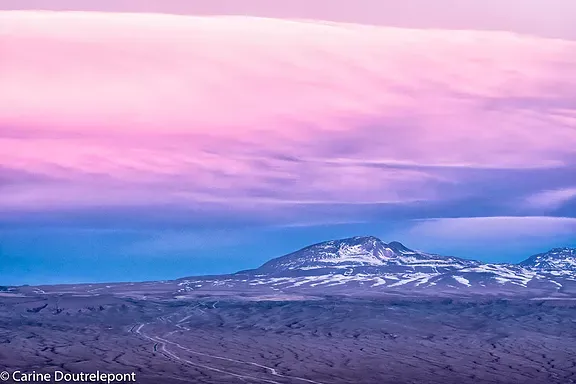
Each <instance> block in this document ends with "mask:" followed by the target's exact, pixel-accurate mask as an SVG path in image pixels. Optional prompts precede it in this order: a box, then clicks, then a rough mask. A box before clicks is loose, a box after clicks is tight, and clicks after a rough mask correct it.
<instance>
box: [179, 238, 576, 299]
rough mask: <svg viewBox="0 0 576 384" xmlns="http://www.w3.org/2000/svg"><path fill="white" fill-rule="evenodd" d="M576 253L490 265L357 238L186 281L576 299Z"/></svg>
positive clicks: (277, 288)
mask: <svg viewBox="0 0 576 384" xmlns="http://www.w3.org/2000/svg"><path fill="white" fill-rule="evenodd" d="M573 251H574V250H568V249H566V248H563V249H562V251H559V250H552V251H550V252H548V253H546V254H541V255H536V256H533V257H531V258H529V259H528V260H526V261H525V262H523V263H520V264H490V263H482V262H479V261H475V260H466V259H462V258H458V257H451V256H441V255H436V254H431V253H426V252H422V251H417V250H412V249H410V248H408V247H406V246H404V245H403V244H401V243H399V242H397V241H392V242H390V243H385V242H383V241H382V240H380V239H378V238H376V237H374V236H357V237H351V238H346V239H339V240H330V241H326V242H322V243H318V244H314V245H311V246H308V247H306V248H303V249H300V250H298V251H296V252H293V253H290V254H287V255H285V256H281V257H278V258H275V259H272V260H270V261H268V262H266V263H264V264H263V265H262V266H260V267H259V268H256V269H252V270H245V271H241V272H238V273H236V274H233V275H228V276H226V277H217V276H216V277H213V279H212V280H210V279H209V280H205V279H194V280H191V278H189V279H185V281H186V282H189V283H190V284H183V285H184V286H185V287H187V288H188V289H190V287H193V289H194V290H196V289H203V288H205V287H206V283H207V281H208V284H209V285H210V286H212V287H213V286H220V287H228V288H238V287H239V286H243V288H242V289H249V288H250V287H254V288H255V289H256V288H258V289H263V288H269V289H271V290H273V291H276V292H277V291H282V292H288V291H294V290H297V291H302V290H307V291H312V292H324V293H326V292H334V291H339V292H346V293H354V292H360V291H359V290H361V292H364V293H366V292H375V291H379V290H388V291H389V290H403V291H409V290H415V289H417V290H419V291H420V292H422V290H425V291H426V292H430V293H434V292H438V290H441V291H460V292H462V291H466V292H481V293H486V294H500V293H506V292H509V291H511V292H518V291H519V290H521V291H523V292H548V293H551V292H553V293H558V292H568V293H571V292H574V293H576V271H574V270H571V269H567V268H564V267H566V266H572V267H573V266H574V264H571V263H572V262H573V260H574V259H573V258H571V257H572V256H573V254H574V253H573ZM544 255H546V256H544ZM541 260H546V261H547V263H544V262H543V261H541Z"/></svg>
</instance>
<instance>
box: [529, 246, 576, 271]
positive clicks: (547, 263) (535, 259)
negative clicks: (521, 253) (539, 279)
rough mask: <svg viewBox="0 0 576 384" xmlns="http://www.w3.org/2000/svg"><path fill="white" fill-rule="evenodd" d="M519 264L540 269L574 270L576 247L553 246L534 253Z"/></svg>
mask: <svg viewBox="0 0 576 384" xmlns="http://www.w3.org/2000/svg"><path fill="white" fill-rule="evenodd" d="M520 265H521V266H523V267H525V268H529V269H536V270H540V271H555V272H576V248H554V249H552V250H550V251H548V252H545V253H539V254H537V255H534V256H532V257H530V258H528V259H526V260H524V261H523V262H521V263H520Z"/></svg>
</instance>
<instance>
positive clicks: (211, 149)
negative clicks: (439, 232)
mask: <svg viewBox="0 0 576 384" xmlns="http://www.w3.org/2000/svg"><path fill="white" fill-rule="evenodd" d="M0 25H2V28H1V29H0V46H2V52H3V59H2V60H1V61H0V83H1V84H2V88H1V89H0V153H1V158H0V166H1V167H0V210H2V211H4V212H12V213H14V212H25V211H26V212H30V211H54V210H65V209H101V208H102V209H111V210H114V209H124V208H126V207H128V208H129V207H134V206H136V207H141V206H146V207H153V206H158V207H162V206H166V205H169V206H171V207H183V208H189V207H204V208H205V207H207V206H208V207H213V209H214V210H216V211H218V212H220V213H222V212H224V214H230V215H231V214H232V213H231V212H241V213H242V214H247V215H249V214H258V215H260V214H262V215H270V214H271V213H270V212H275V211H276V212H278V211H281V210H282V209H285V210H292V209H294V211H292V212H302V214H304V213H305V212H306V210H309V209H312V208H310V207H318V206H333V205H340V206H342V205H385V206H397V207H401V208H402V207H410V206H418V207H420V205H419V204H430V205H435V206H438V207H451V208H454V204H456V205H458V204H459V207H460V208H462V207H465V206H466V204H470V201H480V202H481V204H480V205H482V204H486V205H490V209H493V210H495V212H490V214H495V215H498V214H511V213H513V214H523V213H525V212H520V211H522V210H527V211H528V210H530V209H531V207H529V205H530V204H525V205H521V204H517V203H516V204H512V202H510V204H508V200H510V199H511V198H512V197H514V198H518V197H521V198H522V199H526V201H527V202H532V203H531V206H532V208H534V206H536V208H538V209H541V210H548V211H550V210H553V209H561V208H562V206H563V205H564V204H566V203H569V202H570V201H571V199H572V198H573V197H574V194H573V193H562V192H558V193H554V192H546V191H549V190H558V191H573V189H570V188H573V181H572V182H571V184H570V183H569V180H568V181H567V180H564V179H563V178H558V179H557V180H555V181H554V184H553V185H540V184H539V183H537V182H535V183H532V184H530V185H524V186H519V187H518V188H517V189H515V188H514V187H511V186H510V185H509V184H508V183H507V180H509V177H518V175H519V174H523V175H527V174H530V172H536V173H537V172H541V171H542V170H548V169H552V170H554V172H560V173H562V172H563V173H565V174H568V175H569V174H570V173H571V172H573V171H574V170H575V167H576V151H575V149H574V148H576V105H575V104H576V43H575V42H570V41H562V40H552V39H542V38H536V37H530V36H522V35H517V34H511V33H505V32H481V31H447V30H408V29H397V28H386V27H373V26H362V25H354V24H343V23H328V22H319V21H291V20H275V19H263V18H252V17H191V16H174V15H160V14H113V13H93V12H92V13H87V12H85V13H83V12H69V13H57V12H9V11H7V12H0ZM572 174H573V173H572ZM495 175H505V176H504V177H501V176H500V179H499V180H498V181H497V183H500V184H498V185H497V187H496V188H494V185H493V184H492V183H493V182H494V177H496V176H495ZM471 180H474V183H476V185H474V187H473V188H472V187H470V185H471ZM478 184H480V185H478ZM498 186H500V187H501V188H498ZM511 188H512V190H510V189H511ZM495 201H501V203H502V206H501V207H499V208H498V207H496V206H495V205H494V204H495V203H494V202H495ZM519 206H521V207H520V208H518V207H519ZM286 207H288V208H286ZM294 207H295V208H294ZM315 209H316V208H315ZM498 209H501V210H502V211H501V212H496V210H498ZM514 209H518V210H520V211H519V212H514ZM506 210H510V211H506ZM527 211H526V212H527ZM294 215H295V216H297V214H294ZM442 215H447V216H450V215H451V213H450V212H445V213H444V214H442ZM293 219H294V220H295V222H300V221H299V220H297V219H298V218H297V217H293ZM349 219H362V218H359V217H355V218H349V217H346V218H340V219H338V218H335V220H349Z"/></svg>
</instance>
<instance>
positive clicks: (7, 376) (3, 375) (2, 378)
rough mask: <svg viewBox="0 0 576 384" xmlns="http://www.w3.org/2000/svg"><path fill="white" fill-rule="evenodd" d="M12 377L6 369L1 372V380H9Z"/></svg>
mask: <svg viewBox="0 0 576 384" xmlns="http://www.w3.org/2000/svg"><path fill="white" fill-rule="evenodd" d="M9 378H10V374H9V373H8V372H6V371H4V372H2V373H0V380H2V381H7V380H8V379H9Z"/></svg>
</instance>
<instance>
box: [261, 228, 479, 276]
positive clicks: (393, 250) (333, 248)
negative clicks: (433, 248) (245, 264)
mask: <svg viewBox="0 0 576 384" xmlns="http://www.w3.org/2000/svg"><path fill="white" fill-rule="evenodd" d="M479 264H480V263H479V262H477V261H473V260H465V259H460V258H457V257H446V256H439V255H434V254H429V253H425V252H420V251H414V250H411V249H409V248H407V247H405V246H404V245H403V244H401V243H399V242H396V241H393V242H391V243H385V242H383V241H382V240H380V239H378V238H376V237H374V236H358V237H352V238H348V239H341V240H331V241H326V242H323V243H319V244H314V245H312V246H309V247H306V248H304V249H301V250H299V251H296V252H293V253H290V254H288V255H286V256H282V257H278V258H276V259H273V260H270V261H269V262H267V263H265V264H264V265H262V266H261V267H260V268H258V269H256V270H254V271H253V272H255V273H258V274H267V275H285V274H293V273H294V272H296V273H299V274H302V273H303V272H304V273H305V271H311V272H310V273H309V274H318V273H326V272H329V271H330V270H342V269H347V270H353V272H355V273H361V272H371V273H377V272H394V273H401V272H426V273H432V272H434V273H440V272H449V271H455V270H459V269H462V268H465V267H471V266H477V265H479ZM305 274H306V273H305Z"/></svg>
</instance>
